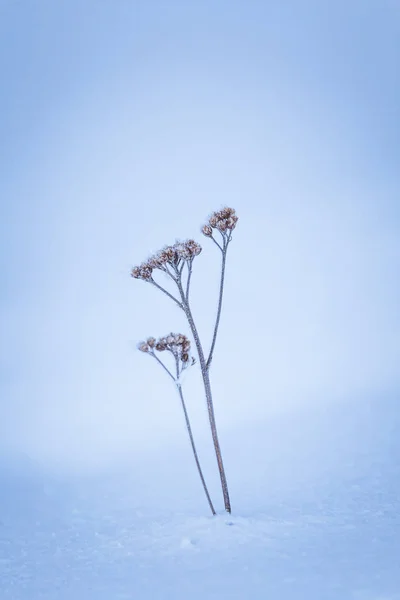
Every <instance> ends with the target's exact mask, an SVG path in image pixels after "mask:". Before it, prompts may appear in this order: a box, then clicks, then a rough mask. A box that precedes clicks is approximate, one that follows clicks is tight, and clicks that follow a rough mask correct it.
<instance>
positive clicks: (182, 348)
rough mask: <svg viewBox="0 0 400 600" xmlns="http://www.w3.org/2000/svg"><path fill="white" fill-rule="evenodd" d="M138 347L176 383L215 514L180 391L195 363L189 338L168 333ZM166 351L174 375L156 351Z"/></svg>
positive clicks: (210, 504)
mask: <svg viewBox="0 0 400 600" xmlns="http://www.w3.org/2000/svg"><path fill="white" fill-rule="evenodd" d="M138 349H139V350H140V351H141V352H145V353H146V354H148V355H149V356H151V357H152V358H154V359H155V360H156V361H157V362H158V364H159V365H161V367H162V368H163V369H164V371H165V372H166V373H167V374H168V375H169V377H171V379H172V380H173V382H174V383H175V385H176V389H177V391H178V394H179V398H180V401H181V405H182V409H183V414H184V417H185V423H186V429H187V431H188V434H189V439H190V444H191V446H192V451H193V456H194V460H195V462H196V466H197V471H198V473H199V476H200V479H201V483H202V485H203V489H204V493H205V495H206V498H207V501H208V504H209V506H210V509H211V512H212V514H213V515H215V514H216V512H215V508H214V505H213V503H212V500H211V497H210V494H209V491H208V488H207V484H206V481H205V479H204V475H203V471H202V469H201V466H200V460H199V456H198V453H197V449H196V445H195V443H194V438H193V433H192V427H191V425H190V420H189V415H188V411H187V408H186V403H185V399H184V396H183V391H182V384H181V378H182V373H183V372H184V371H186V369H187V368H188V367H190V366H193V365H194V364H195V362H196V361H195V359H194V358H193V357H192V356H191V354H190V340H189V339H188V338H187V337H186V336H185V335H183V334H181V333H169V334H168V335H166V336H165V337H161V338H159V339H158V340H156V339H155V338H153V337H150V338H148V339H147V340H146V341H145V342H140V343H139V344H138ZM160 352H166V353H167V354H168V353H169V354H171V355H172V357H173V363H175V375H173V374H172V371H171V370H170V369H169V368H168V367H167V365H166V364H165V362H163V361H162V360H161V358H160V357H159V356H157V353H160Z"/></svg>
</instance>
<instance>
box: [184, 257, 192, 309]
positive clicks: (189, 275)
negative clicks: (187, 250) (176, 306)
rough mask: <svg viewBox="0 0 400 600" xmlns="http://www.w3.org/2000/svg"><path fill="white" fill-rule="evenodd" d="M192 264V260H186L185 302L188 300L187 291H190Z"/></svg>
mask: <svg viewBox="0 0 400 600" xmlns="http://www.w3.org/2000/svg"><path fill="white" fill-rule="evenodd" d="M192 266H193V261H192V260H191V261H189V262H188V278H187V282H186V296H185V298H186V302H189V291H190V280H191V278H192Z"/></svg>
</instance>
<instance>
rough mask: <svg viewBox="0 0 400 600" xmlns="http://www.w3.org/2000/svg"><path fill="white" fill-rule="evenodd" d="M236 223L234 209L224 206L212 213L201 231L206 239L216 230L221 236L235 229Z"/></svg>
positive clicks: (236, 217)
mask: <svg viewBox="0 0 400 600" xmlns="http://www.w3.org/2000/svg"><path fill="white" fill-rule="evenodd" d="M237 222H238V216H237V215H236V211H235V209H234V208H229V207H228V206H226V207H225V208H222V209H221V210H218V211H216V212H214V213H213V214H212V215H211V216H210V218H209V219H208V223H206V225H203V227H202V229H201V231H202V233H203V234H204V235H205V236H207V237H212V234H213V229H218V231H220V232H221V233H222V234H224V233H230V232H231V231H233V230H234V229H235V227H236V223H237Z"/></svg>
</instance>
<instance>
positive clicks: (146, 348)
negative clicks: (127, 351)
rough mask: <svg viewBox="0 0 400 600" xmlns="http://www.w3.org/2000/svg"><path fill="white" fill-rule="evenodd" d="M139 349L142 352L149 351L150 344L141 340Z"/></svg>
mask: <svg viewBox="0 0 400 600" xmlns="http://www.w3.org/2000/svg"><path fill="white" fill-rule="evenodd" d="M138 350H140V352H148V351H149V345H148V344H147V342H139V344H138Z"/></svg>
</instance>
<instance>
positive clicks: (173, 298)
mask: <svg viewBox="0 0 400 600" xmlns="http://www.w3.org/2000/svg"><path fill="white" fill-rule="evenodd" d="M150 283H152V284H153V285H154V286H155V287H156V288H158V289H159V290H161V291H162V292H164V294H166V295H167V296H168V297H169V298H171V300H173V301H174V302H176V304H177V305H178V306H179V308H182V309H183V305H182V304H181V302H179V300H178V299H177V298H175V296H173V295H172V294H170V293H169V292H168V291H167V290H166V289H164V288H163V287H161V285H159V284H158V283H157V282H156V281H154V279H152V280H151V281H150Z"/></svg>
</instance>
